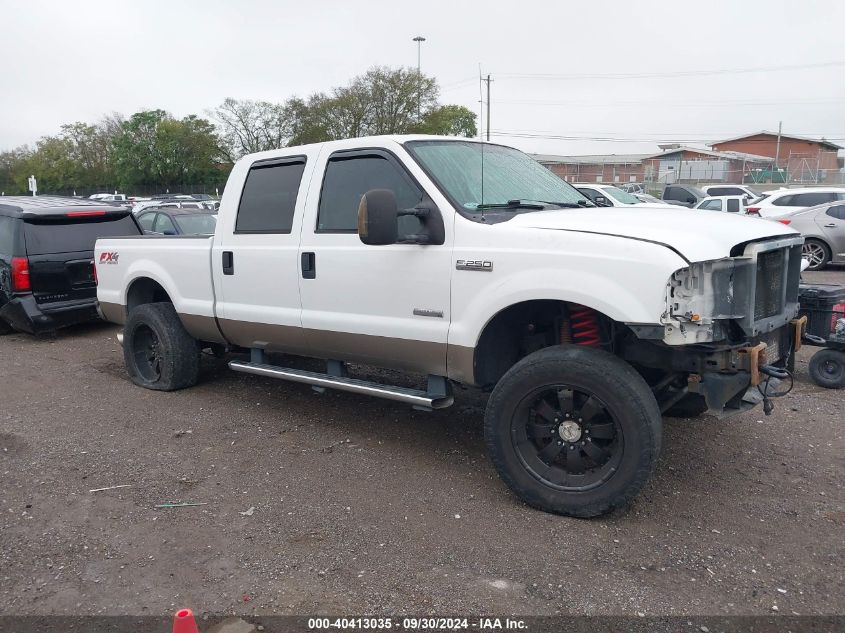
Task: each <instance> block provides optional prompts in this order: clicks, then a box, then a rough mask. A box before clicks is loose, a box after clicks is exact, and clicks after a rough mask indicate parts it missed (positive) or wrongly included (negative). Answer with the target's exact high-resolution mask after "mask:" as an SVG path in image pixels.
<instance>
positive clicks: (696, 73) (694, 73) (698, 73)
mask: <svg viewBox="0 0 845 633" xmlns="http://www.w3.org/2000/svg"><path fill="white" fill-rule="evenodd" d="M835 66H845V61H833V62H822V63H818V64H793V65H788V66H756V67H753V68H721V69H716V70H681V71H673V72H654V73H581V74H575V73H572V74H555V73H499V74H498V76H499V77H504V78H509V79H541V80H542V79H553V80H564V81H567V80H576V79H650V78H669V77H704V76H709V75H740V74H746V73H758V72H778V71H791V70H806V69H809V68H832V67H835Z"/></svg>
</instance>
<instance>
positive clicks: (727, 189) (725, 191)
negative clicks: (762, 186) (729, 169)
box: [701, 184, 763, 200]
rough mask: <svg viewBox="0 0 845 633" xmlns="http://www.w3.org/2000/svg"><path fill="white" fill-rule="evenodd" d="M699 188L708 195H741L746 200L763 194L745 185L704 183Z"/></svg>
mask: <svg viewBox="0 0 845 633" xmlns="http://www.w3.org/2000/svg"><path fill="white" fill-rule="evenodd" d="M701 190H702V191H703V192H704V193H706V194H707V195H708V196H742V197H744V198H746V199H747V200H756V199H757V198H759V197H761V196H762V195H763V193H762V192H760V191H755V190H754V189H752V188H751V187H748V186H746V185H732V184H721V185H704V186H703V187H701Z"/></svg>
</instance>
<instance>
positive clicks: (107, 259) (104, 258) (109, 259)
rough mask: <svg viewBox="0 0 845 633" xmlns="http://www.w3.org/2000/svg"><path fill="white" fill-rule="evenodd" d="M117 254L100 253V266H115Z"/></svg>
mask: <svg viewBox="0 0 845 633" xmlns="http://www.w3.org/2000/svg"><path fill="white" fill-rule="evenodd" d="M119 256H120V254H119V253H100V263H101V264H116V263H117V258H118V257H119Z"/></svg>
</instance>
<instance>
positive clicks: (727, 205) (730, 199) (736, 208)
mask: <svg viewBox="0 0 845 633" xmlns="http://www.w3.org/2000/svg"><path fill="white" fill-rule="evenodd" d="M745 201H746V198H745V196H742V195H738V196H709V197H707V198H705V199H704V200H702V201H701V202H699V203H698V204H697V205H695V206H694V207H693V208H694V209H702V210H704V211H723V212H725V213H739V212H740V211H743V210H744V209H745Z"/></svg>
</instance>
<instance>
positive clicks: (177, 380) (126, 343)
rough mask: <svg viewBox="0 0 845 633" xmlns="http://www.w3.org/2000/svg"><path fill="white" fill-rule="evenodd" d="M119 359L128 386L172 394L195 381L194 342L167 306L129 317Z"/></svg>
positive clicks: (151, 307) (142, 309) (151, 306)
mask: <svg viewBox="0 0 845 633" xmlns="http://www.w3.org/2000/svg"><path fill="white" fill-rule="evenodd" d="M123 358H124V360H125V361H126V370H127V372H129V377H130V378H131V379H132V382H134V383H135V384H136V385H139V386H141V387H145V388H146V389H155V390H157V391H174V390H176V389H183V388H184V387H190V386H192V385H195V384H196V383H197V380H198V379H199V349H198V347H197V342H196V341H195V340H194V339H193V338H192V337H191V335H190V334H188V332H187V331H185V327H184V326H183V325H182V322H181V321H180V320H179V315H177V314H176V310H175V309H174V307H173V304H171V303H147V304H144V305H141V306H138V307H137V308H134V309H133V310H132V311H131V312H130V313H129V317H128V318H127V320H126V325H125V327H124V330H123Z"/></svg>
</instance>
